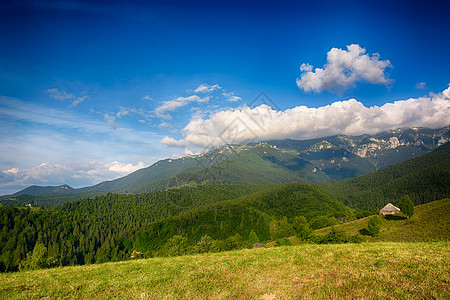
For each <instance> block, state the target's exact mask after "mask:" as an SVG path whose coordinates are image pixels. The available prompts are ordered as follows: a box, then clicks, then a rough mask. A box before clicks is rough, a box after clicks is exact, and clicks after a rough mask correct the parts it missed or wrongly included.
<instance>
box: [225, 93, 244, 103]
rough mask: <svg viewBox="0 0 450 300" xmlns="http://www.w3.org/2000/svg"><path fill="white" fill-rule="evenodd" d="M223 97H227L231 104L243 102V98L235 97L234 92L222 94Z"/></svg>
mask: <svg viewBox="0 0 450 300" xmlns="http://www.w3.org/2000/svg"><path fill="white" fill-rule="evenodd" d="M222 95H223V96H225V97H226V99H227V101H230V102H236V101H240V100H242V98H241V97H239V96H235V95H234V93H233V92H229V93H222Z"/></svg>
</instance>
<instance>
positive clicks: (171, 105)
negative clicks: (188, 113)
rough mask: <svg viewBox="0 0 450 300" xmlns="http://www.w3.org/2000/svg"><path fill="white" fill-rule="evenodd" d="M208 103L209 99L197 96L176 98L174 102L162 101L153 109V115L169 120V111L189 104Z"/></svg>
mask: <svg viewBox="0 0 450 300" xmlns="http://www.w3.org/2000/svg"><path fill="white" fill-rule="evenodd" d="M208 101H209V97H203V98H200V97H199V96H197V95H192V96H189V97H178V98H176V99H174V100H169V101H164V102H162V104H161V105H160V106H158V107H157V108H156V109H155V111H154V112H155V114H156V115H157V116H158V117H160V118H166V119H170V118H171V117H170V115H169V114H167V112H169V111H174V110H176V109H177V108H180V107H183V106H186V105H188V104H189V103H191V102H197V103H205V102H208Z"/></svg>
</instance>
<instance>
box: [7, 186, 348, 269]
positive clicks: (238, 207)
mask: <svg viewBox="0 0 450 300" xmlns="http://www.w3.org/2000/svg"><path fill="white" fill-rule="evenodd" d="M257 190H259V191H258V192H255V191H257ZM228 199H231V200H228ZM350 215H351V213H350V211H349V210H348V208H346V207H345V206H344V205H342V204H341V203H339V202H337V201H335V200H333V199H331V197H329V196H328V195H325V194H323V193H321V192H319V191H318V190H316V189H314V188H311V187H309V186H305V185H301V184H288V185H283V186H275V187H270V186H244V185H205V186H193V187H184V188H177V189H171V190H168V191H160V192H152V193H144V194H137V195H125V194H111V193H110V194H107V195H104V196H98V197H94V198H93V199H84V200H79V201H74V202H69V203H66V204H64V205H62V206H59V207H47V208H44V209H42V208H36V207H32V208H30V207H21V208H17V207H0V270H1V271H2V272H5V271H6V272H10V271H17V270H19V269H29V268H36V267H52V266H66V265H82V264H91V263H99V262H107V261H119V260H126V259H131V258H135V257H139V256H146V257H149V256H156V255H158V256H161V255H178V254H176V253H179V254H184V253H189V252H192V251H204V250H200V249H204V248H205V247H206V248H208V247H209V246H205V245H203V246H201V245H198V243H199V242H200V241H202V240H203V242H204V243H206V242H207V240H208V238H205V236H208V237H209V239H211V241H213V242H212V243H213V244H212V246H211V247H212V248H211V249H212V250H211V251H224V250H230V249H237V248H241V247H248V246H250V245H252V243H254V241H256V240H257V241H263V242H265V241H268V240H279V239H282V238H284V237H286V236H290V235H295V234H297V233H298V228H299V227H297V225H294V224H296V223H295V219H296V218H298V217H299V216H302V218H304V220H306V223H307V224H308V228H311V229H315V228H319V227H323V226H329V225H333V224H336V223H338V222H339V220H342V219H343V218H348V217H349V216H350ZM205 239H206V240H205ZM177 243H178V244H179V246H176V245H175V244H177ZM206 244H207V243H206ZM177 247H178V248H177ZM174 249H175V250H174ZM176 249H178V250H176ZM195 249H197V250H195Z"/></svg>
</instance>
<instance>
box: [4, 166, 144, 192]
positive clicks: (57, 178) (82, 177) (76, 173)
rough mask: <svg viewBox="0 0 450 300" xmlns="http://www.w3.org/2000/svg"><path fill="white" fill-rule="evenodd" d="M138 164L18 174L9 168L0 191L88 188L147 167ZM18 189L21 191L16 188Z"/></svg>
mask: <svg viewBox="0 0 450 300" xmlns="http://www.w3.org/2000/svg"><path fill="white" fill-rule="evenodd" d="M146 166H147V164H146V163H145V162H143V161H139V162H138V163H137V164H136V165H133V164H131V163H122V162H119V161H113V162H109V163H105V162H99V161H86V162H80V163H72V164H50V163H42V164H40V165H39V166H36V167H33V168H30V169H24V170H19V169H18V168H11V169H9V170H6V171H2V172H0V188H1V189H2V190H5V189H7V188H8V186H16V187H21V188H24V187H26V186H29V185H61V184H67V183H69V184H73V183H75V184H76V185H81V186H84V185H91V184H96V183H98V182H101V181H104V180H112V179H116V178H119V177H121V176H124V175H126V174H129V173H131V172H134V171H136V170H138V169H141V168H144V167H146ZM19 189H20V188H19Z"/></svg>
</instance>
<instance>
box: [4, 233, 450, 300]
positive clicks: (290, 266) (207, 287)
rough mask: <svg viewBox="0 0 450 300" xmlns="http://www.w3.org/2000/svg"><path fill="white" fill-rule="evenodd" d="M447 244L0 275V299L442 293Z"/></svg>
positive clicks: (258, 252)
mask: <svg viewBox="0 0 450 300" xmlns="http://www.w3.org/2000/svg"><path fill="white" fill-rule="evenodd" d="M449 250H450V243H449V242H447V241H445V242H444V241H441V242H428V243H421V242H419V243H398V242H382V243H361V244H338V245H316V244H302V245H296V246H284V247H271V248H260V249H245V250H237V251H229V252H222V253H209V254H199V255H186V256H179V257H166V258H151V259H141V260H132V261H124V262H115V263H105V264H94V265H86V266H73V267H62V268H54V269H45V270H36V271H28V272H16V273H3V274H0V295H1V298H2V299H107V298H119V299H355V298H359V299H367V298H372V299H449V298H450V251H449Z"/></svg>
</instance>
